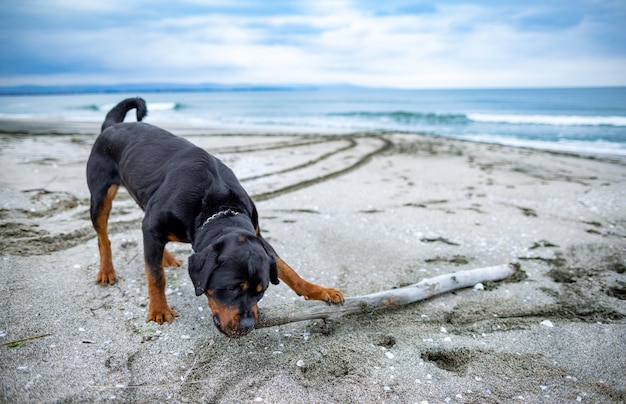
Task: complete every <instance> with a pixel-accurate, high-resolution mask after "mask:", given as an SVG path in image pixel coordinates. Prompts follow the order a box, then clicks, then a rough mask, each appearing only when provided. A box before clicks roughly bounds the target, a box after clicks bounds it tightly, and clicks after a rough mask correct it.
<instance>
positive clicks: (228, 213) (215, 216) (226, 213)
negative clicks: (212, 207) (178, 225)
mask: <svg viewBox="0 0 626 404" xmlns="http://www.w3.org/2000/svg"><path fill="white" fill-rule="evenodd" d="M239 214H241V212H237V211H236V210H232V209H226V210H220V211H219V212H217V213H215V214H213V215H212V216H211V217H209V218H208V219H207V220H205V221H204V223H202V226H201V228H202V227H204V226H206V225H207V224H209V223H211V222H212V221H214V220H215V219H219V218H220V217H223V216H237V215H239Z"/></svg>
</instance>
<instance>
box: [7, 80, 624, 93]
mask: <svg viewBox="0 0 626 404" xmlns="http://www.w3.org/2000/svg"><path fill="white" fill-rule="evenodd" d="M624 88H626V86H580V87H576V86H566V87H559V86H555V87H511V88H506V87H502V88H499V87H498V88H482V87H479V88H470V87H467V88H385V87H365V86H355V85H350V84H339V85H328V84H319V85H308V84H294V85H271V84H270V85H263V84H232V85H231V84H215V83H206V84H181V83H145V84H141V83H129V84H84V85H83V84H77V85H16V86H0V96H28V95H77V94H122V93H133V92H138V93H203V92H275V91H323V90H353V91H358V90H364V91H376V90H380V91H385V90H393V91H424V92H427V91H461V92H462V91H481V90H485V91H525V90H533V91H535V90H576V91H578V90H581V89H624Z"/></svg>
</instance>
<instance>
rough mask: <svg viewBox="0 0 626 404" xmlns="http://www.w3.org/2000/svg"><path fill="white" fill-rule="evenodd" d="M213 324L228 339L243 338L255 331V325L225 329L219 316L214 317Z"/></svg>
mask: <svg viewBox="0 0 626 404" xmlns="http://www.w3.org/2000/svg"><path fill="white" fill-rule="evenodd" d="M213 324H215V327H217V329H218V330H220V332H221V333H222V334H224V335H226V336H227V337H230V338H241V337H245V336H246V335H248V334H250V332H251V331H252V330H254V325H252V326H250V327H223V326H222V322H221V321H220V318H219V316H218V315H216V314H214V315H213Z"/></svg>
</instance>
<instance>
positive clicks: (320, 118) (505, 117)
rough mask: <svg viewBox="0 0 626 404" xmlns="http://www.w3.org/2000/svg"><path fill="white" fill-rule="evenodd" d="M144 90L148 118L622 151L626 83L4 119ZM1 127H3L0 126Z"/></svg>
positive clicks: (24, 106)
mask: <svg viewBox="0 0 626 404" xmlns="http://www.w3.org/2000/svg"><path fill="white" fill-rule="evenodd" d="M130 96H141V97H143V98H144V99H145V100H146V101H147V102H148V118H147V122H155V123H156V122H158V123H173V124H177V125H188V126H191V127H194V128H200V129H202V128H207V129H211V130H215V129H218V130H219V129H226V130H228V131H231V132H232V131H233V130H237V129H242V130H259V131H281V132H284V131H288V132H293V133H325V134H337V135H338V136H340V135H342V134H346V133H351V132H365V131H398V132H403V133H426V134H432V135H437V136H442V137H450V138H458V139H466V140H472V141H480V142H489V143H498V144H505V145H513V146H522V147H531V148H539V149H547V150H557V151H567V152H575V153H593V154H605V155H621V156H624V155H626V87H616V88H567V89H510V90H505V89H501V90H386V89H365V88H331V87H322V88H319V89H312V88H295V89H263V90H245V89H240V90H237V91H208V92H144V93H141V92H139V93H133V94H128V93H94V94H58V95H55V94H51V95H3V96H0V120H1V119H14V118H18V119H29V118H33V119H55V120H58V119H62V120H65V121H69V122H94V124H95V125H96V127H98V126H99V124H100V123H101V122H102V120H103V118H104V116H105V114H106V112H107V111H108V110H109V109H110V108H111V107H112V106H113V105H114V104H115V103H117V102H118V101H120V100H121V99H123V98H126V97H130ZM1 129H2V128H1V127H0V130H1Z"/></svg>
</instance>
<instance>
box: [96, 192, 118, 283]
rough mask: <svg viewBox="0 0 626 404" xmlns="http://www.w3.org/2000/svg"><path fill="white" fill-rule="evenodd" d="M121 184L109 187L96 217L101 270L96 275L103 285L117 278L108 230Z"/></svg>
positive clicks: (97, 281)
mask: <svg viewBox="0 0 626 404" xmlns="http://www.w3.org/2000/svg"><path fill="white" fill-rule="evenodd" d="M118 188H119V186H118V185H117V184H113V185H111V186H110V187H109V190H108V191H107V194H106V196H105V198H104V201H102V211H101V212H100V215H99V216H98V218H97V219H96V233H98V251H99V252H100V270H99V271H98V276H97V277H96V283H99V284H101V285H112V284H114V283H115V281H116V280H117V276H116V275H115V269H114V268H113V256H112V254H111V241H110V240H109V235H108V232H107V227H108V222H109V214H110V213H111V207H112V206H113V199H114V198H115V195H116V194H117V189H118Z"/></svg>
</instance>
